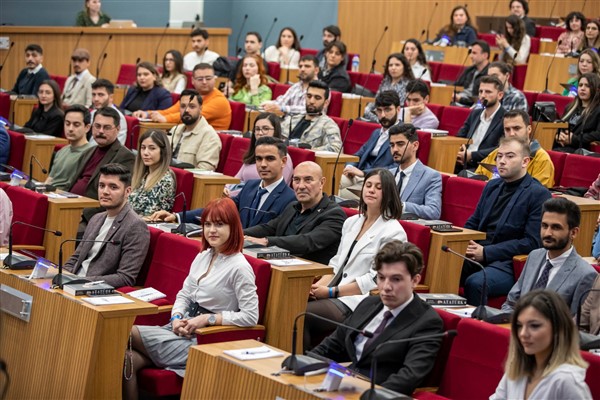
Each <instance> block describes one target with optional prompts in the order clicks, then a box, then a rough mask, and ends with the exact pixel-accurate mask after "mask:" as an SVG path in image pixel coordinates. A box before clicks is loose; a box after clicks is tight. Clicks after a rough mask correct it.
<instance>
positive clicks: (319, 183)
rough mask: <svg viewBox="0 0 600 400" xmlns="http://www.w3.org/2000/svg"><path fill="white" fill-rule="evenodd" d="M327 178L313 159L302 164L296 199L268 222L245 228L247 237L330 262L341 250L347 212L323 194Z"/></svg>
mask: <svg viewBox="0 0 600 400" xmlns="http://www.w3.org/2000/svg"><path fill="white" fill-rule="evenodd" d="M324 184H325V178H324V177H323V171H322V170H321V167H320V166H319V165H318V164H317V163H314V162H312V161H305V162H303V163H300V164H298V166H297V167H296V169H295V170H294V178H293V180H292V187H293V189H294V192H295V193H296V200H297V201H294V202H292V203H291V204H289V205H288V206H287V207H286V208H285V209H284V210H283V212H282V213H281V215H279V216H277V217H276V218H274V219H272V220H271V221H269V222H268V223H266V224H262V225H257V226H253V227H251V228H247V229H244V234H245V235H246V240H248V241H250V242H253V243H255V244H258V245H260V246H277V247H282V248H284V249H286V250H289V251H290V253H291V254H292V255H293V256H296V257H302V258H306V259H308V260H311V261H314V262H318V263H321V264H329V260H331V257H333V256H334V255H335V253H336V252H337V248H338V245H339V244H340V237H341V234H342V225H343V224H344V221H345V219H346V214H345V213H344V211H343V210H342V208H341V207H340V206H338V205H337V204H336V203H335V201H333V200H331V199H330V198H329V197H328V196H327V195H325V193H323V185H324Z"/></svg>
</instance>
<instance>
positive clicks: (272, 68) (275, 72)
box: [267, 61, 281, 81]
mask: <svg viewBox="0 0 600 400" xmlns="http://www.w3.org/2000/svg"><path fill="white" fill-rule="evenodd" d="M267 67H268V74H269V75H270V76H271V77H273V79H275V80H276V81H278V80H279V77H280V76H281V66H280V65H279V63H277V62H271V61H269V62H267Z"/></svg>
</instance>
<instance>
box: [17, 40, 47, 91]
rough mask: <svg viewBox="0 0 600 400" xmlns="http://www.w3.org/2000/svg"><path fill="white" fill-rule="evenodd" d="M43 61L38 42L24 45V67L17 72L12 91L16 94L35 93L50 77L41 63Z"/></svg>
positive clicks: (42, 52)
mask: <svg viewBox="0 0 600 400" xmlns="http://www.w3.org/2000/svg"><path fill="white" fill-rule="evenodd" d="M42 61H44V50H43V49H42V46H40V45H39V44H33V43H32V44H29V45H27V47H25V65H26V67H25V68H23V69H22V70H21V72H19V76H17V81H16V82H15V86H14V87H13V88H12V92H13V93H16V94H23V95H30V96H35V95H37V92H38V88H39V87H40V85H41V84H42V82H44V81H45V80H47V79H50V75H48V71H46V69H45V68H44V66H43V65H42Z"/></svg>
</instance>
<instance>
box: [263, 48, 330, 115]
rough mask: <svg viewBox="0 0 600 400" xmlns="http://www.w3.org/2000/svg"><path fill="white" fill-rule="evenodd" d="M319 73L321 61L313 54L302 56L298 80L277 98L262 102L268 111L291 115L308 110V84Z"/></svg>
mask: <svg viewBox="0 0 600 400" xmlns="http://www.w3.org/2000/svg"><path fill="white" fill-rule="evenodd" d="M318 74H319V61H318V60H317V59H316V57H315V56H313V55H311V54H307V55H304V56H302V57H300V61H299V63H298V82H296V83H294V84H293V85H292V86H291V87H290V88H289V89H288V90H287V92H285V93H284V94H282V95H281V96H279V97H278V98H277V99H275V100H272V101H267V102H264V103H263V104H262V106H263V108H264V109H265V111H266V112H272V113H277V112H283V113H286V114H289V115H299V114H304V113H305V112H306V92H307V90H308V84H309V83H310V82H312V81H314V80H316V79H318V78H317V75H318Z"/></svg>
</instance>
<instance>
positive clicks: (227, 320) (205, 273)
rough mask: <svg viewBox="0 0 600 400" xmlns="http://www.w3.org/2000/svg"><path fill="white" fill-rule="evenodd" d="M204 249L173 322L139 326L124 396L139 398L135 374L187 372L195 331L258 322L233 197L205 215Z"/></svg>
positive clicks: (134, 330)
mask: <svg viewBox="0 0 600 400" xmlns="http://www.w3.org/2000/svg"><path fill="white" fill-rule="evenodd" d="M200 223H201V225H202V227H203V237H202V248H203V251H202V252H201V253H200V254H198V255H197V256H196V258H195V259H194V261H193V262H192V265H191V267H190V274H189V275H188V276H187V278H186V279H185V281H184V282H183V288H182V289H181V290H180V291H179V293H177V299H176V300H175V304H174V305H173V309H172V311H171V321H170V322H169V323H168V324H167V325H165V326H162V327H159V326H141V325H135V326H134V327H133V328H132V330H131V334H132V341H131V343H132V345H131V347H132V349H131V350H130V352H128V353H129V354H130V356H129V357H127V358H126V360H125V371H126V373H125V379H124V380H123V385H124V390H123V393H124V397H125V398H128V399H138V386H137V372H138V371H139V370H141V369H142V368H148V367H159V368H165V369H168V370H171V371H174V372H176V373H177V374H178V375H180V376H183V375H184V373H185V365H186V362H187V357H188V351H189V348H190V346H193V345H196V344H197V340H196V333H195V332H196V329H198V328H203V327H206V326H212V325H237V326H253V325H255V324H256V323H257V322H258V295H257V294H256V285H255V283H254V281H255V276H254V272H253V270H252V267H251V266H250V264H248V261H246V258H245V257H244V255H243V254H242V252H241V251H242V246H243V244H244V234H243V231H242V224H241V222H240V217H239V213H238V210H237V207H236V206H235V203H234V202H233V200H231V199H227V198H221V199H215V200H212V201H211V202H209V203H208V205H207V206H206V208H205V209H204V212H203V213H202V220H201V222H200Z"/></svg>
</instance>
